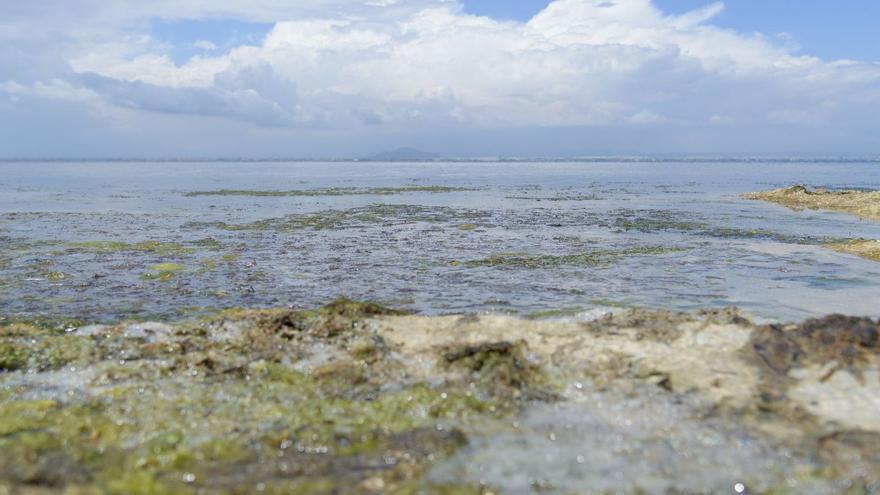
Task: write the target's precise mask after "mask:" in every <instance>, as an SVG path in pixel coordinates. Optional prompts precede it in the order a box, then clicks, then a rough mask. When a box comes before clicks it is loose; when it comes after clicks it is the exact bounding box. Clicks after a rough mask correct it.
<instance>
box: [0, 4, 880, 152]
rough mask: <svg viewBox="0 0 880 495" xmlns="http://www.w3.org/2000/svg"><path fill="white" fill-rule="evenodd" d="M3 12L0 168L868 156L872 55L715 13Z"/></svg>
mask: <svg viewBox="0 0 880 495" xmlns="http://www.w3.org/2000/svg"><path fill="white" fill-rule="evenodd" d="M2 3H3V10H4V12H5V13H6V15H5V16H4V19H3V20H0V39H2V41H3V48H0V112H2V115H3V116H2V117H0V132H2V136H3V137H0V140H2V141H0V142H2V150H0V157H2V158H13V157H16V158H29V157H47V158H48V157H198V158H202V157H223V156H234V157H253V158H267V157H339V158H347V157H361V156H369V155H372V154H374V153H377V152H381V151H384V150H388V149H395V148H398V147H404V146H408V147H415V148H419V149H423V150H426V151H429V152H433V153H438V154H442V155H446V156H561V157H562V156H583V155H603V154H665V153H718V154H721V153H742V154H762V153H836V154H874V153H878V152H880V146H878V144H877V141H876V138H875V135H876V131H877V130H878V125H877V122H878V119H877V114H878V111H880V64H878V63H877V62H876V61H872V60H856V59H845V58H828V57H825V58H822V57H820V56H816V55H812V54H810V53H807V52H805V51H804V50H803V49H802V48H801V47H800V46H799V45H798V42H797V39H795V38H793V37H792V36H790V35H787V34H784V33H783V34H779V33H777V34H773V33H756V32H748V31H745V30H736V29H732V28H729V27H722V26H720V25H717V24H716V21H717V19H718V18H719V16H721V15H723V13H724V11H725V5H724V4H723V3H721V2H715V3H707V4H706V5H703V6H701V7H697V8H695V9H692V10H687V11H685V12H676V13H672V12H667V11H664V10H663V9H662V8H661V7H660V6H659V5H658V4H656V3H654V2H651V1H649V0H615V1H609V0H556V1H554V2H551V3H549V5H547V6H546V7H543V8H541V9H540V10H539V11H537V12H536V13H535V14H534V15H531V14H529V15H528V16H527V17H526V18H523V19H509V18H503V17H501V16H494V17H493V16H490V15H477V14H474V13H472V12H473V10H472V9H469V8H468V6H467V4H466V3H462V2H459V1H456V0H373V1H369V2H363V1H359V2H355V1H350V0H308V1H300V2H298V5H297V6H296V7H290V6H289V5H286V4H288V3H289V2H284V1H281V0H260V1H249V2H245V1H225V2H222V7H218V6H217V2H209V1H206V0H186V1H170V0H167V1H166V0H163V1H157V2H150V3H149V4H148V5H147V4H144V3H142V2H134V1H133V0H121V1H118V2H114V3H109V2H99V1H96V0H84V1H79V2H66V1H61V0H46V1H43V2H31V3H27V4H22V3H12V2H2ZM841 28H842V27H841Z"/></svg>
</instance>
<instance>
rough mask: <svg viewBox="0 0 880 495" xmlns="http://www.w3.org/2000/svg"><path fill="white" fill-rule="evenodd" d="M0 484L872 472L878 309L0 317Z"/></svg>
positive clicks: (619, 482)
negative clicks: (780, 315)
mask: <svg viewBox="0 0 880 495" xmlns="http://www.w3.org/2000/svg"><path fill="white" fill-rule="evenodd" d="M0 368H2V370H3V372H2V374H0V383H2V389H0V480H3V481H2V482H0V493H4V494H5V493H8V494H44V493H45V494H50V493H59V494H105V493H106V494H148V493H149V494H157V493H158V494H162V493H169V494H170V493H175V494H177V493H184V494H186V493H192V494H196V493H205V494H250V493H278V494H281V493H284V494H300V493H302V494H306V493H308V494H312V493H314V494H325V493H326V494H337V493H340V494H341V493H345V494H349V493H354V494H359V493H363V494H379V493H383V494H384V493H389V494H417V493H425V494H471V493H473V494H488V493H495V494H520V493H522V494H526V493H560V494H572V493H773V494H777V493H798V494H800V493H817V494H818V493H829V494H835V493H878V492H880V475H878V473H880V450H878V448H877V446H878V445H880V324H878V322H876V321H872V320H870V319H866V318H853V317H845V316H829V317H826V318H823V319H815V320H809V321H805V322H803V323H800V324H791V325H758V324H755V323H753V322H752V321H751V320H750V318H749V317H748V316H747V315H745V314H742V313H741V312H740V311H738V310H736V309H728V310H723V311H718V310H713V311H705V312H699V313H693V314H679V313H672V312H667V311H659V310H637V309H627V310H620V311H615V312H614V313H613V314H612V313H608V314H605V315H604V316H601V317H599V318H598V319H595V320H591V321H577V320H573V319H548V320H521V319H516V318H512V317H506V316H492V315H475V316H443V317H421V316H415V315H406V314H403V313H401V312H398V311H394V310H390V309H387V308H383V307H381V306H377V305H373V304H365V303H357V302H353V301H348V300H337V301H335V302H333V303H331V304H329V305H327V306H324V307H321V308H318V309H315V310H290V309H277V310H227V311H225V312H223V313H220V314H218V315H216V316H213V317H210V318H204V319H202V320H198V321H187V322H182V323H176V324H163V323H127V324H119V325H112V326H79V327H75V328H74V327H70V328H56V327H51V326H47V325H44V326H39V325H34V324H28V323H25V322H19V323H9V324H5V325H4V326H2V327H0Z"/></svg>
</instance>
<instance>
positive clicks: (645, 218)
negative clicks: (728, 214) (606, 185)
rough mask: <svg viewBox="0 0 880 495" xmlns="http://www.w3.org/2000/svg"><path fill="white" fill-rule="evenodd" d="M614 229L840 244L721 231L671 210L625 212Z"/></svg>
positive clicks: (767, 232) (738, 230)
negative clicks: (682, 216)
mask: <svg viewBox="0 0 880 495" xmlns="http://www.w3.org/2000/svg"><path fill="white" fill-rule="evenodd" d="M611 226H612V227H614V228H616V229H618V230H621V231H624V232H628V231H637V232H642V233H652V232H681V233H690V234H694V235H699V236H705V237H713V238H717V239H760V240H770V241H776V242H780V243H785V244H825V243H832V242H840V241H841V239H836V238H831V237H816V236H809V235H798V234H786V233H782V232H776V231H774V230H770V229H763V228H756V229H743V228H737V227H719V226H716V225H711V224H709V223H706V222H701V221H691V220H682V219H681V213H680V212H675V211H670V210H647V211H632V210H623V211H621V212H618V213H617V218H616V219H615V220H614V222H613V223H612V224H611Z"/></svg>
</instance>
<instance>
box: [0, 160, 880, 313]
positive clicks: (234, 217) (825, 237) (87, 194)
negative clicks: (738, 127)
mask: <svg viewBox="0 0 880 495" xmlns="http://www.w3.org/2000/svg"><path fill="white" fill-rule="evenodd" d="M0 177H2V178H0V190H2V192H3V194H2V195H0V307H2V308H3V313H4V314H5V315H7V316H21V317H27V316H35V315H44V316H45V315H56V316H67V317H79V318H83V319H88V320H107V321H112V320H117V319H120V318H129V317H141V318H175V317H182V316H186V315H189V314H194V313H195V314H198V313H199V312H208V311H211V310H213V309H214V308H222V307H233V306H283V305H293V306H298V307H303V306H312V305H316V304H320V303H322V302H325V301H327V300H329V299H331V298H333V297H335V296H338V295H346V296H349V297H352V298H356V299H371V300H377V301H381V302H384V303H387V304H392V305H395V306H401V307H406V308H410V309H413V310H416V311H420V312H424V313H429V314H436V313H460V312H475V311H495V312H512V313H518V314H524V315H525V314H542V313H543V314H552V311H550V310H556V309H560V308H566V310H567V313H568V314H577V313H580V312H585V311H590V310H593V309H596V308H603V307H607V306H618V305H629V306H649V307H663V308H671V309H693V308H699V307H708V306H729V305H738V306H741V307H743V308H745V309H746V310H747V311H749V312H752V313H754V314H756V315H758V316H760V317H763V318H768V319H783V320H785V319H801V318H803V317H806V316H810V315H818V314H824V313H830V312H844V313H852V314H860V315H861V314H863V315H872V316H880V309H878V308H880V304H878V302H880V264H877V263H875V262H870V261H867V260H862V259H860V258H857V257H854V256H850V255H845V254H839V253H835V252H832V251H830V250H827V249H825V248H823V247H821V244H822V243H824V242H829V241H833V240H836V239H841V238H861V237H864V238H880V225H878V224H874V223H869V222H864V221H860V220H858V219H856V218H854V217H850V216H847V215H845V214H839V213H825V212H818V211H807V212H793V211H789V210H786V209H784V208H781V207H778V206H775V205H771V204H765V203H761V202H753V201H745V200H742V199H740V198H739V194H740V193H743V192H747V191H753V190H762V189H769V188H775V187H780V186H786V185H790V184H793V183H804V184H807V185H811V186H829V187H859V188H880V167H878V166H877V164H876V163H777V164H764V163H720V162H714V163H607V162H604V163H416V164H405V163H388V164H381V163H378V164H377V163H360V164H359V163H278V162H271V163H144V162H137V163H122V162H115V163H81V162H77V163H58V162H54V163H13V162H6V163H0ZM428 186H442V187H439V188H435V187H428ZM369 188H381V189H373V190H372V192H375V193H376V194H370V192H371V190H370V189H369ZM445 188H449V189H445ZM314 189H323V190H324V191H323V192H325V193H328V194H326V195H310V194H308V193H306V194H302V192H303V191H309V190H314ZM223 190H230V191H234V192H236V194H228V195H224V194H208V195H198V194H196V195H193V194H191V193H194V192H206V191H213V192H217V191H220V192H222V191H223ZM241 191H262V192H264V193H263V194H259V195H248V194H242V193H241ZM265 191H293V192H296V194H293V193H290V194H265ZM346 191H355V192H357V194H348V193H346ZM365 191H366V192H367V193H366V194H365V193H364V192H365ZM172 267H173V268H174V269H173V270H172V269H170V268H172Z"/></svg>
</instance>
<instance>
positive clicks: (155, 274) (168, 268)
mask: <svg viewBox="0 0 880 495" xmlns="http://www.w3.org/2000/svg"><path fill="white" fill-rule="evenodd" d="M183 269H184V266H183V265H181V264H179V263H158V264H156V265H151V266H150V267H149V270H150V271H149V272H147V273H144V274H143V276H142V277H141V278H143V279H144V280H158V281H160V282H167V281H169V280H171V279H172V278H174V275H175V274H176V273H177V272H180V271H181V270H183Z"/></svg>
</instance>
